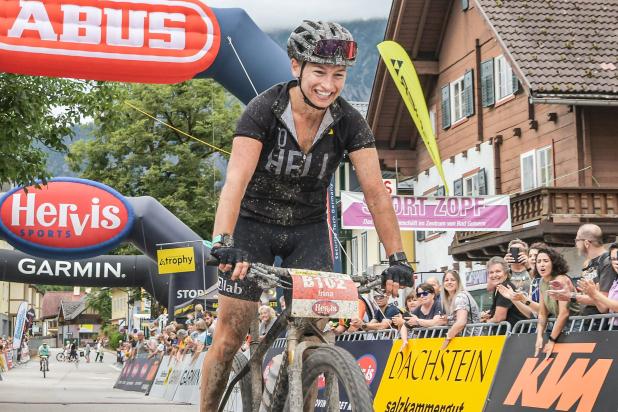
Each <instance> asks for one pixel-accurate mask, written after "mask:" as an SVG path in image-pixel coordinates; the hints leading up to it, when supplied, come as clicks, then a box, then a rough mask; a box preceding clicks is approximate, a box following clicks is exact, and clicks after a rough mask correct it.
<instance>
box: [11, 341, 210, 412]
mask: <svg viewBox="0 0 618 412" xmlns="http://www.w3.org/2000/svg"><path fill="white" fill-rule="evenodd" d="M57 353H58V350H56V349H53V350H52V354H51V356H50V364H49V369H50V371H49V372H48V374H47V378H46V379H43V374H42V372H40V371H39V363H38V360H31V361H30V362H28V363H27V364H25V365H19V366H17V367H16V368H14V369H11V371H9V372H6V373H3V374H2V381H0V411H2V412H30V411H36V412H57V411H62V412H78V411H79V412H82V411H88V412H103V411H105V412H108V411H114V410H116V411H119V410H128V411H131V412H146V411H148V412H163V411H166V412H167V411H171V410H173V411H174V412H189V411H190V412H197V411H198V410H199V408H198V407H197V406H196V405H185V404H178V403H173V402H168V401H166V400H165V399H159V398H152V397H149V396H145V395H144V394H141V393H138V392H128V391H123V390H119V389H113V386H114V383H115V382H116V379H117V378H118V375H119V374H120V368H119V367H118V366H116V365H115V364H114V362H115V360H116V356H115V355H114V354H112V353H110V352H106V353H105V356H104V361H103V363H93V362H91V363H86V362H85V361H83V359H84V358H81V359H82V361H81V362H80V363H79V366H78V367H77V368H76V367H75V365H74V364H73V363H64V362H63V363H58V362H57V361H56V354H57ZM94 355H95V354H94V352H92V359H94ZM127 407H128V408H127Z"/></svg>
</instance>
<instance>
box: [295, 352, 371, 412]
mask: <svg viewBox="0 0 618 412" xmlns="http://www.w3.org/2000/svg"><path fill="white" fill-rule="evenodd" d="M326 375H330V376H333V377H334V378H335V380H336V382H337V383H338V385H339V392H340V393H341V390H342V389H343V390H345V393H346V394H347V395H348V402H349V403H350V406H351V410H352V411H356V412H373V396H372V395H371V391H370V390H369V387H368V386H367V383H366V381H365V377H364V376H363V373H362V371H361V370H360V367H359V366H358V364H357V363H356V360H355V359H354V357H352V355H350V354H349V353H348V352H347V351H346V350H344V349H342V348H339V347H337V346H321V347H319V348H317V349H314V350H312V351H311V354H310V355H309V356H307V359H305V361H303V397H304V402H305V404H307V402H311V401H313V402H315V400H312V399H310V398H311V388H312V387H315V385H316V383H317V380H318V378H320V377H321V376H326ZM326 402H327V405H328V403H329V402H335V403H339V399H332V400H331V399H326ZM288 404H289V398H288ZM286 409H287V410H289V408H286ZM313 409H314V408H311V410H313Z"/></svg>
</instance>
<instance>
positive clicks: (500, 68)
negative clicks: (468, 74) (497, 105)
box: [494, 56, 513, 101]
mask: <svg viewBox="0 0 618 412" xmlns="http://www.w3.org/2000/svg"><path fill="white" fill-rule="evenodd" d="M494 69H495V70H496V73H495V76H496V101H500V100H502V99H504V98H505V97H509V96H510V95H512V94H513V70H512V69H511V66H510V65H509V64H508V62H507V61H506V59H505V58H504V56H498V57H496V58H495V59H494Z"/></svg>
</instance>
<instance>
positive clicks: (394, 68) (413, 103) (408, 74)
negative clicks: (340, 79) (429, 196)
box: [378, 40, 448, 194]
mask: <svg viewBox="0 0 618 412" xmlns="http://www.w3.org/2000/svg"><path fill="white" fill-rule="evenodd" d="M378 51H379V52H380V56H382V60H384V64H385V65H386V68H387V69H388V72H389V73H390V74H391V76H392V77H393V80H394V81H395V85H396V86H397V90H399V93H400V94H401V98H402V99H403V102H404V103H405V105H406V107H407V108H408V111H409V112H410V116H412V120H413V121H414V124H415V125H416V128H417V129H418V133H419V135H420V136H421V138H422V139H423V142H424V143H425V147H427V151H428V152H429V156H430V157H431V160H432V161H433V164H434V165H436V168H437V169H438V174H439V175H440V177H441V178H442V182H443V183H444V187H445V188H446V193H447V194H448V183H447V182H446V179H445V177H444V170H442V160H441V159H440V153H439V151H438V145H437V144H436V136H435V135H434V133H433V129H432V127H431V120H430V118H429V111H428V110H427V103H426V102H425V96H424V95H423V89H422V88H421V83H420V81H419V80H418V75H417V74H416V70H415V69H414V65H413V64H412V60H410V56H408V53H406V51H405V50H404V48H403V47H401V46H400V45H399V44H398V43H396V42H394V41H391V40H387V41H383V42H382V43H380V44H378Z"/></svg>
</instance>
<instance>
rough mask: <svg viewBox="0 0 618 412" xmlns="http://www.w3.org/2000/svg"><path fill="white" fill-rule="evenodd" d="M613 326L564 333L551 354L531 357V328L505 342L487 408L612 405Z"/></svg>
mask: <svg viewBox="0 0 618 412" xmlns="http://www.w3.org/2000/svg"><path fill="white" fill-rule="evenodd" d="M617 335H618V334H616V332H615V331H606V332H590V333H571V334H568V335H562V336H561V337H560V342H559V343H557V344H556V345H554V352H553V354H552V355H551V357H550V358H549V359H547V360H545V355H544V354H543V355H541V356H539V357H534V356H533V355H534V344H535V341H536V335H535V334H521V335H512V336H510V337H509V339H508V340H507V342H506V345H505V347H504V352H505V353H507V354H508V356H504V357H503V359H502V361H501V362H500V366H499V368H498V372H497V376H498V377H499V379H496V381H495V382H494V385H493V387H492V389H491V394H490V396H489V399H488V400H487V404H486V408H485V410H486V411H489V412H492V411H500V412H509V411H513V412H514V411H530V412H532V411H539V410H548V411H571V412H584V411H598V412H602V411H610V410H612V411H613V410H616V405H618V394H616V389H615V388H616V382H617V381H618V367H617V365H616V347H617V346H618V336H617Z"/></svg>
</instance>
